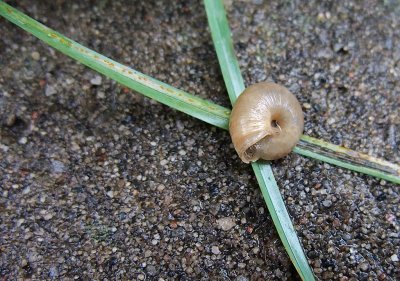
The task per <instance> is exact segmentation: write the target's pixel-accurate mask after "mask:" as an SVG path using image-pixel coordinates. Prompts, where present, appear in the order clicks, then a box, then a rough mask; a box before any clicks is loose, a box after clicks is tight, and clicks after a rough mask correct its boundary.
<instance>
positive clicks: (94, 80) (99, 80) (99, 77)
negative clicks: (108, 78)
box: [90, 75, 102, 86]
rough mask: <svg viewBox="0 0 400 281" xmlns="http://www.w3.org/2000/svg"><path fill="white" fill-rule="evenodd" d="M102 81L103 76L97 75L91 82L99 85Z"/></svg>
mask: <svg viewBox="0 0 400 281" xmlns="http://www.w3.org/2000/svg"><path fill="white" fill-rule="evenodd" d="M101 82H102V78H101V76H100V75H96V76H95V77H93V78H92V79H90V83H91V84H92V85H96V86H99V85H101Z"/></svg>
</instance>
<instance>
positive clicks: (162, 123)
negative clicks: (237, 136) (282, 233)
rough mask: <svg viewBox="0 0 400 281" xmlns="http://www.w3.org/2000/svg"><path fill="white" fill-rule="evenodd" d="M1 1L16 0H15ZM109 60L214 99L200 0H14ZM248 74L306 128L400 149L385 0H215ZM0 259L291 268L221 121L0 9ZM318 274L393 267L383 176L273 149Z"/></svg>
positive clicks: (190, 276) (392, 200)
mask: <svg viewBox="0 0 400 281" xmlns="http://www.w3.org/2000/svg"><path fill="white" fill-rule="evenodd" d="M15 2H16V1H15ZM15 2H11V3H12V4H13V5H14V6H16V7H18V8H19V9H21V10H22V11H24V12H26V13H28V14H29V15H31V16H33V17H34V18H36V19H39V20H40V21H41V22H43V23H45V24H46V25H49V26H50V27H52V28H54V29H56V30H57V31H60V32H61V33H63V34H66V35H67V36H69V37H71V38H73V39H74V40H76V41H78V42H80V43H82V44H83V45H85V46H88V47H90V48H93V49H95V50H96V51H99V52H100V53H102V54H104V55H106V56H109V57H111V58H113V59H115V60H117V61H119V62H121V63H123V64H126V65H129V66H131V67H133V68H135V69H137V70H139V71H141V72H143V73H146V74H149V75H151V76H153V77H156V78H158V79H160V80H162V81H164V82H166V83H169V84H172V85H174V86H176V87H178V88H181V89H183V90H186V91H188V92H191V93H194V94H196V95H198V96H200V97H203V98H207V99H209V100H212V101H214V102H217V103H219V104H221V105H224V106H229V99H228V97H227V94H226V91H225V87H224V83H223V80H222V76H221V74H220V70H219V67H218V62H217V60H216V56H215V52H214V49H213V45H212V42H211V39H210V38H211V37H210V35H209V33H208V32H207V30H208V28H207V21H206V17H205V13H204V9H203V6H202V4H201V1H183V2H175V1H173V2H171V1H137V2H135V4H134V5H133V4H131V2H128V1H127V2H126V3H125V2H124V1H106V0H103V1H97V2H92V1H72V2H71V1H62V0H58V1H37V2H32V1H18V3H17V4H16V3H15ZM225 4H226V7H227V9H228V15H229V20H230V24H231V26H232V32H233V36H234V42H235V50H236V52H237V54H238V57H239V61H240V65H241V68H242V71H243V75H244V78H245V82H246V84H247V85H249V84H251V83H255V82H258V81H262V80H266V79H272V80H274V81H276V82H278V83H281V84H283V85H285V86H287V87H288V88H290V89H291V90H292V91H293V93H294V94H295V95H296V96H297V97H298V98H299V100H300V103H301V104H303V107H304V112H305V124H306V126H305V131H306V133H307V134H309V135H311V136H314V137H318V138H322V139H324V140H327V141H330V142H333V143H335V144H340V145H344V146H346V147H349V148H352V149H356V150H358V151H362V152H365V153H369V154H371V155H375V156H378V157H382V158H385V159H387V160H389V161H392V162H397V163H398V162H400V152H399V145H400V133H399V128H400V117H399V116H400V114H399V108H400V99H399V96H400V82H399V76H400V68H399V67H400V66H399V60H400V26H399V21H398V16H399V15H400V4H399V3H398V2H397V1H361V2H355V1H354V2H353V1H340V2H336V1H328V2H327V1H324V2H319V1H309V2H307V3H303V2H302V3H300V2H298V1H292V2H287V1H286V2H282V1H258V0H257V1H225ZM0 33H1V35H2V36H1V38H0V150H1V153H0V185H1V186H0V211H1V216H0V237H1V239H0V247H1V252H0V277H1V278H2V279H4V280H24V279H31V280H74V279H82V278H83V279H85V278H87V279H94V280H130V279H139V280H241V281H244V280H266V279H267V280H298V276H297V274H296V271H295V269H294V267H293V266H292V264H291V262H290V260H289V258H288V257H287V255H286V253H285V250H284V248H283V246H282V245H281V243H280V240H279V237H278V235H277V233H276V230H275V228H274V226H273V223H272V220H271V218H270V216H269V214H268V210H267V209H266V208H265V203H264V202H263V199H262V197H261V193H260V191H259V190H258V188H257V182H256V180H255V177H254V175H253V173H252V170H251V168H250V167H249V166H248V165H245V164H243V163H241V162H240V160H239V159H238V157H237V156H236V155H235V153H234V150H233V146H232V145H231V141H230V138H229V135H228V134H227V132H224V131H221V130H219V129H216V128H212V127H210V126H209V125H206V124H204V123H202V122H201V121H198V120H195V119H194V118H191V117H188V116H186V115H185V114H183V113H180V112H176V111H174V110H172V109H169V108H167V107H166V106H163V105H160V104H158V103H156V102H154V101H151V100H149V99H147V98H144V97H142V96H141V95H139V94H137V93H134V92H132V91H130V90H128V89H126V88H124V87H122V86H120V85H118V84H116V83H115V82H113V81H111V80H110V79H108V78H105V77H103V76H99V75H98V74H97V73H95V72H93V71H91V70H89V69H88V68H86V67H84V66H82V65H80V64H77V63H75V62H73V61H72V60H71V59H69V58H67V57H65V56H64V55H62V54H61V53H59V52H57V51H54V50H53V49H51V48H50V47H48V46H46V45H45V44H43V43H41V42H39V41H38V40H37V39H35V38H34V37H32V36H30V35H28V34H27V33H26V32H24V31H22V30H20V29H19V28H17V27H15V26H14V25H12V24H10V23H8V22H6V21H5V20H4V19H0ZM273 169H274V173H275V176H276V179H277V182H278V185H279V186H280V188H281V193H282V195H283V197H284V200H285V202H286V204H287V207H288V211H289V213H290V215H291V216H292V219H293V222H294V225H295V228H296V230H297V233H298V235H299V237H300V240H301V243H302V244H303V246H304V249H305V252H306V254H307V257H308V259H309V262H310V264H311V266H312V268H313V270H314V272H315V274H316V276H317V277H318V278H319V279H322V280H396V279H399V278H400V271H399V268H400V267H399V256H400V240H399V228H400V227H399V219H400V210H399V203H400V202H399V200H400V199H399V198H400V194H399V189H398V186H396V185H393V184H390V183H387V182H385V181H381V180H377V179H374V178H372V177H369V176H364V175H359V174H356V173H353V172H349V171H347V170H344V169H339V168H336V167H334V166H331V165H328V164H323V163H320V162H317V161H314V160H312V159H307V158H304V157H301V156H299V155H295V154H291V155H289V156H288V157H286V158H285V159H283V160H279V161H275V162H274V163H273Z"/></svg>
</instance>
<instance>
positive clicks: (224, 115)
mask: <svg viewBox="0 0 400 281" xmlns="http://www.w3.org/2000/svg"><path fill="white" fill-rule="evenodd" d="M0 15H2V16H3V17H5V18H6V19H8V20H9V21H11V22H13V23H15V24H16V25H18V26H20V27H21V28H23V29H24V30H26V31H27V32H29V33H31V34H32V35H34V36H36V37H38V38H39V39H41V40H43V41H44V42H45V43H47V44H49V45H51V46H52V47H54V48H55V49H57V50H59V51H61V52H63V53H64V54H66V55H68V56H70V57H72V58H73V59H75V60H76V61H78V62H81V63H83V64H85V65H87V66H89V67H90V68H92V69H94V70H96V71H99V72H100V73H102V74H104V75H105V76H107V77H110V78H111V79H114V80H116V81H118V82H120V83H121V84H123V85H125V86H127V87H128V88H130V89H133V90H135V91H137V92H138V93H141V94H143V95H145V96H147V97H150V98H153V99H155V100H157V101H159V102H161V103H164V104H166V105H168V106H171V107H173V108H175V109H178V110H180V111H183V112H185V113H186V114H189V115H191V116H193V117H196V118H199V119H201V120H203V121H205V122H207V123H209V124H212V125H214V126H217V127H219V128H222V129H225V130H227V129H228V124H229V115H230V109H228V108H224V107H222V106H219V105H216V104H214V103H212V102H209V101H206V100H203V99H200V98H198V97H195V96H193V95H190V94H188V93H186V92H183V91H181V90H178V89H176V88H174V87H172V86H169V85H167V84H165V83H163V82H160V81H158V80H156V79H153V78H151V77H149V76H146V75H144V74H142V73H140V72H138V71H135V70H133V69H131V68H129V67H126V66H123V65H121V64H119V63H117V62H115V61H113V60H111V59H108V58H106V57H104V56H102V55H100V54H98V53H96V52H94V51H92V50H90V49H88V48H85V47H83V46H82V45H80V44H78V43H76V42H74V41H72V40H71V39H69V38H67V37H65V36H63V35H61V34H59V33H57V32H55V31H54V30H51V29H49V28H47V27H46V26H44V25H42V24H40V23H38V22H36V21H35V20H33V19H32V18H30V17H29V16H27V15H25V14H23V13H21V12H19V11H18V10H16V9H14V8H12V7H11V6H9V5H7V4H5V3H4V2H3V1H0ZM233 63H235V62H233ZM239 74H240V73H239ZM232 75H233V74H232ZM235 81H238V83H236V84H234V85H233V87H235V88H233V89H234V91H236V92H239V91H240V89H241V86H240V85H243V80H242V77H241V75H239V76H237V79H235ZM240 81H241V82H240ZM231 91H232V90H231ZM293 151H294V152H295V153H298V154H301V155H304V156H306V157H310V158H314V159H317V160H321V161H324V162H327V163H331V164H333V165H337V166H339V167H343V168H346V169H350V170H353V171H357V172H360V173H364V174H367V175H371V176H374V177H377V178H381V179H384V180H387V181H391V182H394V183H398V184H400V167H399V166H398V165H395V164H392V163H390V162H387V161H383V160H380V159H376V158H373V157H371V156H368V155H365V154H360V153H358V152H355V151H352V150H349V149H346V148H343V147H340V146H338V145H333V144H330V143H327V142H324V141H322V140H318V139H315V138H312V137H309V136H303V137H302V141H301V142H300V143H299V144H298V146H296V147H295V149H294V150H293ZM343 152H345V153H343Z"/></svg>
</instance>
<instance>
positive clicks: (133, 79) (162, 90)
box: [0, 1, 230, 129]
mask: <svg viewBox="0 0 400 281" xmlns="http://www.w3.org/2000/svg"><path fill="white" fill-rule="evenodd" d="M0 14H1V15H2V16H3V17H5V18H6V19H8V20H9V21H11V22H13V23H14V24H16V25H18V26H19V27H21V28H22V29H24V30H26V31H28V32H29V33H31V34H32V35H34V36H36V37H37V38H39V39H40V40H42V41H44V42H46V43H47V44H49V45H50V46H52V47H54V48H55V49H57V50H59V51H61V52H62V53H64V54H66V55H68V56H70V57H71V58H73V59H75V60H77V61H79V62H81V63H82V64H84V65H86V66H88V67H90V68H92V69H94V70H96V71H98V72H100V73H102V74H104V75H105V76H107V77H109V78H111V79H113V80H115V81H117V82H119V83H121V84H123V85H125V86H127V87H129V88H131V89H133V90H135V91H137V92H139V93H141V94H143V95H145V96H147V97H149V98H152V99H154V100H157V101H159V102H161V103H163V104H166V105H168V106H170V107H172V108H175V109H177V110H180V111H182V112H185V113H187V114H189V115H191V116H193V117H196V118H198V119H201V120H203V121H205V122H207V123H210V124H212V125H215V126H217V127H220V128H223V129H227V128H228V122H229V114H230V110H229V109H227V108H224V107H222V106H219V105H216V104H214V103H212V102H209V101H206V100H203V99H201V98H198V97H195V96H193V95H190V94H188V93H186V92H184V91H181V90H179V89H176V88H174V87H171V86H169V85H168V84H165V83H163V82H160V81H158V80H156V79H154V78H151V77H149V76H146V75H144V74H142V73H140V72H138V71H136V70H133V69H131V68H129V67H126V66H124V65H122V64H120V63H118V62H115V61H113V60H111V59H109V58H107V57H105V56H103V55H100V54H98V53H96V52H94V51H92V50H90V49H88V48H86V47H84V46H82V45H80V44H78V43H76V42H74V41H72V40H71V39H69V38H67V37H65V36H63V35H62V34H60V33H58V32H56V31H54V30H52V29H50V28H48V27H46V26H44V25H43V24H41V23H39V22H37V21H35V20H34V19H32V18H30V17H28V16H27V15H25V14H23V13H21V12H19V11H18V10H16V9H14V8H13V7H11V6H9V5H7V4H6V3H4V2H2V1H0Z"/></svg>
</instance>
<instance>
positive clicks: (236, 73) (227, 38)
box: [204, 0, 315, 280]
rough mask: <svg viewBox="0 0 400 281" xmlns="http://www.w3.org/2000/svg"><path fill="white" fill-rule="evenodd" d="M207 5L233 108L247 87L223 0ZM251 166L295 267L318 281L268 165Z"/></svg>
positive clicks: (304, 276)
mask: <svg viewBox="0 0 400 281" xmlns="http://www.w3.org/2000/svg"><path fill="white" fill-rule="evenodd" d="M204 5H205V8H206V12H207V18H208V24H209V26H210V30H211V35H212V39H213V41H214V46H215V49H216V52H217V56H218V61H219V64H220V67H221V71H222V75H223V77H224V81H225V85H226V88H227V90H228V94H229V98H230V100H231V103H232V104H234V103H235V101H236V98H237V97H238V96H239V95H240V94H241V93H242V92H243V90H244V88H245V86H244V83H243V78H242V74H241V72H240V68H239V64H238V61H237V59H236V56H235V52H234V49H233V43H232V37H231V31H230V28H229V25H228V20H227V18H226V15H225V9H224V6H223V4H222V1H220V0H204ZM251 166H252V167H253V170H254V173H255V175H256V178H257V181H258V184H259V186H260V189H261V192H262V195H263V197H264V200H265V203H266V204H267V207H268V210H269V212H270V214H271V217H272V220H273V222H274V224H275V227H276V229H277V231H278V234H279V237H280V238H281V241H282V243H283V245H284V247H285V249H286V252H287V253H288V255H289V257H290V259H291V260H292V263H293V265H294V266H295V267H296V270H297V272H298V273H299V275H300V277H301V278H302V279H303V280H315V279H314V274H313V271H312V269H311V267H310V266H309V264H308V261H307V258H306V256H305V254H304V252H303V248H302V246H301V244H300V241H299V238H298V237H297V235H296V231H295V230H294V227H293V224H292V222H291V220H290V217H289V213H288V212H287V210H286V206H285V203H284V201H283V199H282V196H281V194H280V192H279V188H278V185H277V184H276V181H275V177H274V174H273V172H272V169H271V166H270V165H269V164H268V163H267V162H261V161H257V162H253V163H252V164H251Z"/></svg>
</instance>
